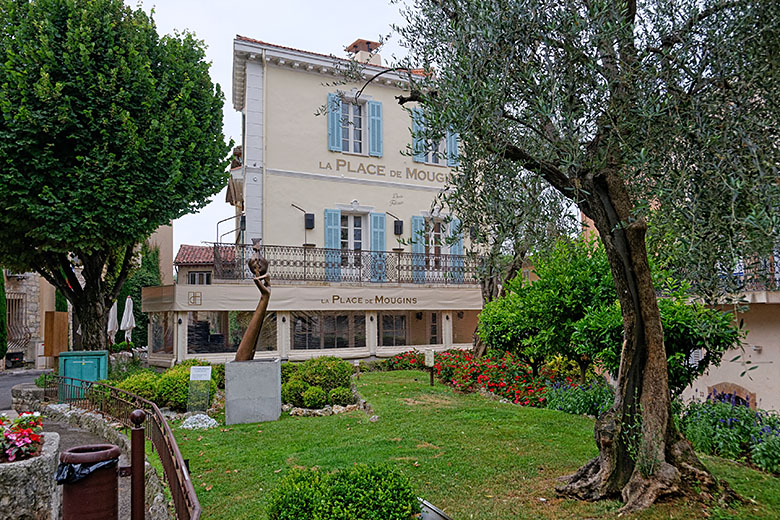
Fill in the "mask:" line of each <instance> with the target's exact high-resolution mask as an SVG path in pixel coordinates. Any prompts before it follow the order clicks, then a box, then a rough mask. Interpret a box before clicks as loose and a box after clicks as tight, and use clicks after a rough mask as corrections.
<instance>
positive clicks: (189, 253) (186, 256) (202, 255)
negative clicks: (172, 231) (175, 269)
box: [173, 244, 214, 265]
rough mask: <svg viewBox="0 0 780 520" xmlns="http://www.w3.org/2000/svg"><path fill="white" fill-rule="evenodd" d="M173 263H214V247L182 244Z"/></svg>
mask: <svg viewBox="0 0 780 520" xmlns="http://www.w3.org/2000/svg"><path fill="white" fill-rule="evenodd" d="M173 263H174V265H212V264H213V263H214V247H213V246H190V245H187V244H182V245H181V246H180V247H179V252H178V253H176V259H175V260H174V261H173Z"/></svg>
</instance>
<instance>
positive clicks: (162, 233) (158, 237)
mask: <svg viewBox="0 0 780 520" xmlns="http://www.w3.org/2000/svg"><path fill="white" fill-rule="evenodd" d="M147 242H148V243H149V245H150V246H156V247H158V248H159V249H160V280H161V281H162V284H163V285H170V284H172V283H173V226H170V225H168V226H160V227H158V228H157V230H156V231H155V232H154V233H152V236H150V237H149V239H148V240H147Z"/></svg>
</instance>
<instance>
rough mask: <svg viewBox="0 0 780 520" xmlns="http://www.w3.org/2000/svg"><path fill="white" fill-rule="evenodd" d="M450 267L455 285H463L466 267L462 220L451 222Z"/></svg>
mask: <svg viewBox="0 0 780 520" xmlns="http://www.w3.org/2000/svg"><path fill="white" fill-rule="evenodd" d="M449 242H450V265H451V266H452V281H453V283H458V284H460V283H463V279H464V278H465V276H464V275H465V272H464V267H465V265H466V262H465V258H464V257H463V232H462V230H461V224H460V220H458V219H456V218H454V219H452V220H451V221H450V240H449Z"/></svg>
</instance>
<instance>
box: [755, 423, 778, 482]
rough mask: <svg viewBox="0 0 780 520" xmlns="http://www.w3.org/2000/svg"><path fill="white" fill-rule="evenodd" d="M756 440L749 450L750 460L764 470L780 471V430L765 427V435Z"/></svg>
mask: <svg viewBox="0 0 780 520" xmlns="http://www.w3.org/2000/svg"><path fill="white" fill-rule="evenodd" d="M756 441H757V442H756V443H755V444H753V447H752V448H751V450H750V460H751V461H753V464H755V465H756V466H758V467H759V468H761V469H763V470H764V471H769V472H770V473H780V431H778V430H775V431H774V432H770V431H768V429H767V432H766V434H765V436H762V437H759V438H757V439H756Z"/></svg>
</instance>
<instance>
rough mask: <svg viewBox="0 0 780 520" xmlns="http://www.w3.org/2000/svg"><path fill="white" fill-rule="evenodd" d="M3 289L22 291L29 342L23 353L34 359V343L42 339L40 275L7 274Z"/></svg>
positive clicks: (27, 357) (26, 357)
mask: <svg viewBox="0 0 780 520" xmlns="http://www.w3.org/2000/svg"><path fill="white" fill-rule="evenodd" d="M5 291H6V292H8V293H10V292H15V293H24V295H25V296H24V301H25V303H24V308H25V326H26V327H27V329H28V330H29V331H30V335H31V337H30V342H29V343H28V344H27V349H26V350H25V353H24V358H25V359H26V360H34V359H35V344H36V343H37V342H39V341H43V337H42V334H43V333H42V332H41V329H42V327H41V325H42V323H41V320H42V313H41V298H40V294H41V277H40V275H39V274H38V273H24V274H23V275H19V276H9V277H8V278H7V280H6V285H5Z"/></svg>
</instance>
